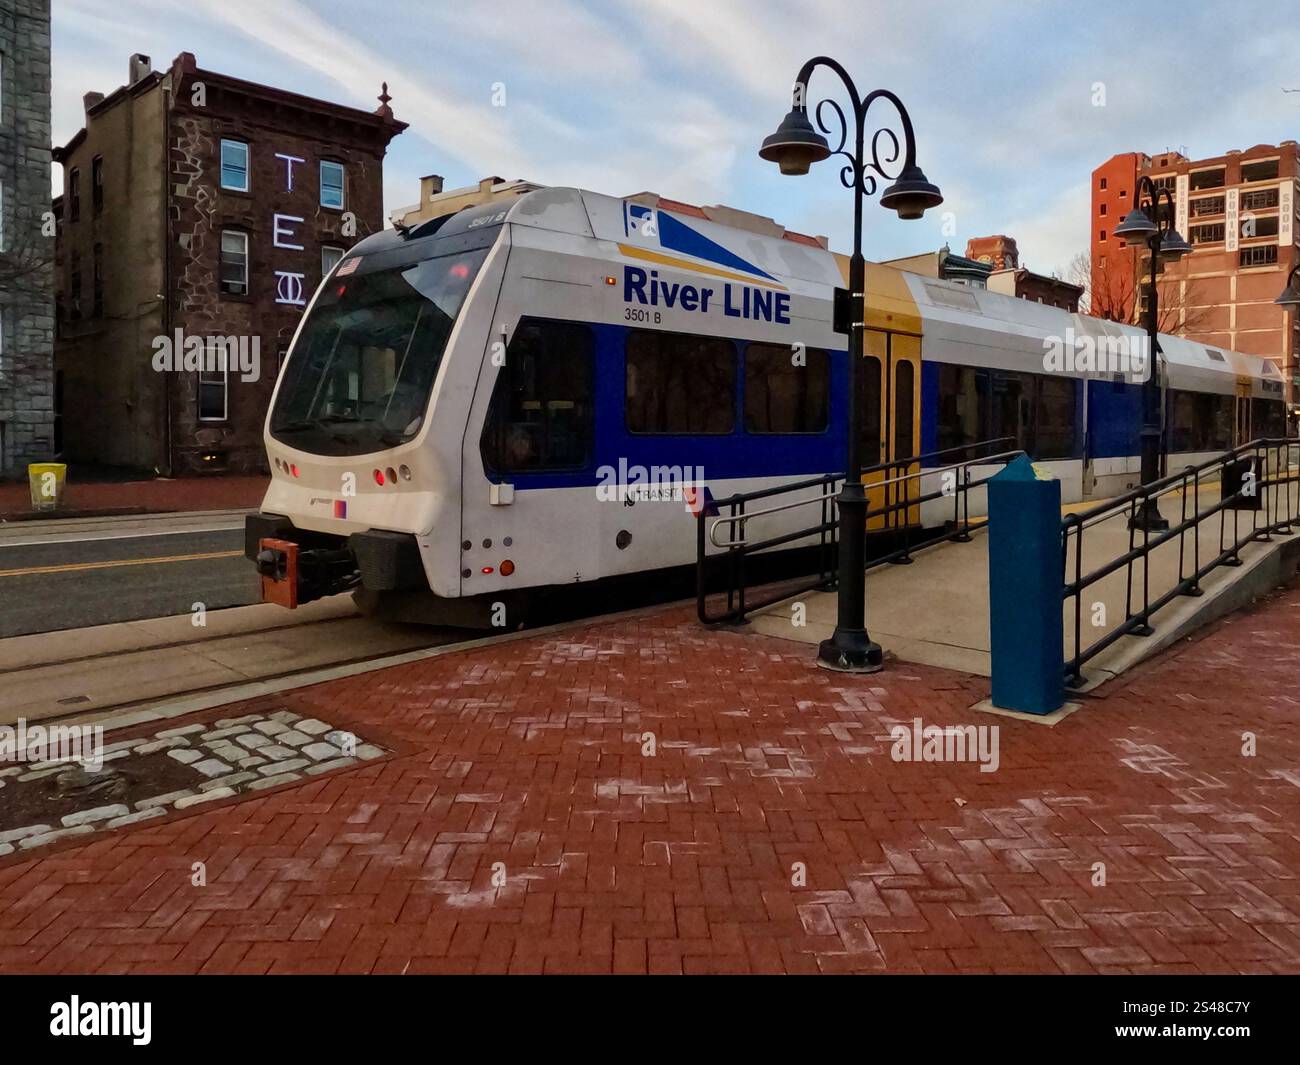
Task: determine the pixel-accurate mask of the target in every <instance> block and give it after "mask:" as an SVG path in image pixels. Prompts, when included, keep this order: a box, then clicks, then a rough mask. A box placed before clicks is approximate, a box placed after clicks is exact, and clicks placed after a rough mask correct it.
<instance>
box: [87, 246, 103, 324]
mask: <svg viewBox="0 0 1300 1065" xmlns="http://www.w3.org/2000/svg"><path fill="white" fill-rule="evenodd" d="M91 271H92V273H91V279H90V284H91V297H90V298H91V304H90V308H91V309H90V316H91V317H92V318H103V317H104V245H102V244H96V245H95V248H94V258H93V259H92V260H91Z"/></svg>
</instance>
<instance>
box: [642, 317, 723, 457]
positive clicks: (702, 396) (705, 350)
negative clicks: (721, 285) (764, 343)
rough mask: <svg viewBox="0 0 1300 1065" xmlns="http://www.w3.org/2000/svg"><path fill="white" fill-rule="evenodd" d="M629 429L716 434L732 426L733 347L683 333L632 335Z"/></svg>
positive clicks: (665, 432)
mask: <svg viewBox="0 0 1300 1065" xmlns="http://www.w3.org/2000/svg"><path fill="white" fill-rule="evenodd" d="M626 369H627V377H626V381H625V383H624V406H623V409H624V413H625V416H626V418H627V431H628V432H629V433H658V434H668V435H682V436H718V435H722V434H724V433H730V432H732V431H733V430H734V429H735V427H736V347H735V345H734V344H732V342H731V341H730V340H720V339H718V338H716V337H697V336H687V335H686V334H683V333H645V332H636V333H630V334H629V335H628V338H627V368H626Z"/></svg>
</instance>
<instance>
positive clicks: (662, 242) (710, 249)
mask: <svg viewBox="0 0 1300 1065" xmlns="http://www.w3.org/2000/svg"><path fill="white" fill-rule="evenodd" d="M623 232H624V234H625V235H627V236H629V237H630V236H632V235H634V234H635V235H636V236H638V237H640V238H643V239H646V240H653V241H655V242H657V243H658V245H659V247H660V248H662V249H663V250H664V251H669V252H673V251H675V252H678V253H679V254H681V255H689V256H691V257H692V258H695V259H703V260H704V261H705V262H707V263H712V264H714V265H715V266H721V267H725V268H727V269H728V270H737V271H741V272H743V273H744V274H746V275H748V276H747V277H745V278H743V280H756V281H765V282H768V283H769V284H770V285H772V287H774V288H784V287H785V286H784V285H782V284H781V283H780V282H778V281H777V279H776V278H774V277H773V276H772V275H771V274H769V273H768V272H767V271H766V270H760V269H759V268H758V267H757V266H755V265H754V264H753V263H751V262H749V261H747V260H745V259H742V258H741V257H740V256H739V255H737V254H736V253H735V252H733V251H731V250H730V249H729V248H724V247H723V246H722V245H721V244H719V243H718V242H717V241H716V240H710V239H709V238H708V237H706V236H705V235H704V234H703V233H699V232H697V231H696V230H694V229H692V228H691V227H690V226H688V225H687V224H686V223H685V222H683V221H681V220H680V219H677V218H674V217H673V216H672V215H670V214H667V213H666V212H664V211H657V210H655V209H654V208H653V207H646V206H645V205H644V204H639V203H626V202H625V203H624V204H623ZM620 247H624V248H625V247H626V246H624V245H620ZM674 265H676V264H674ZM681 265H683V266H690V267H692V268H694V269H696V270H698V269H700V268H701V266H700V264H699V263H682V264H681ZM707 272H712V271H707ZM719 273H720V274H721V275H722V276H725V277H733V278H736V279H737V280H741V278H739V277H738V276H737V275H736V274H728V273H725V272H723V271H719Z"/></svg>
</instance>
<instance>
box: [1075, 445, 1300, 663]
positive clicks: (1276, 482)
mask: <svg viewBox="0 0 1300 1065" xmlns="http://www.w3.org/2000/svg"><path fill="white" fill-rule="evenodd" d="M1292 449H1300V439H1297V438H1292V437H1261V438H1260V439H1258V440H1252V441H1250V442H1249V443H1246V444H1241V445H1239V446H1238V447H1235V448H1233V449H1232V450H1231V451H1226V452H1224V453H1223V454H1221V455H1216V456H1215V457H1214V458H1211V459H1206V460H1205V461H1204V462H1201V463H1198V464H1196V465H1194V466H1187V467H1185V468H1184V469H1182V470H1181V471H1179V472H1177V473H1173V474H1170V475H1169V476H1167V477H1162V478H1160V479H1159V480H1157V481H1152V482H1151V483H1150V484H1146V485H1139V486H1138V487H1137V488H1134V489H1132V490H1130V491H1128V492H1126V493H1125V494H1124V495H1121V496H1117V497H1116V498H1114V499H1109V500H1106V501H1105V502H1103V503H1099V504H1098V505H1096V506H1094V507H1089V508H1088V509H1087V510H1082V511H1079V512H1077V513H1074V514H1068V515H1066V516H1065V517H1064V518H1063V519H1062V520H1061V575H1062V600H1063V602H1064V603H1068V602H1069V601H1070V599H1071V598H1073V600H1074V648H1073V649H1074V653H1073V655H1072V656H1071V657H1070V658H1069V659H1068V660H1066V661H1065V662H1064V674H1065V679H1066V683H1067V684H1068V685H1069V686H1071V687H1076V688H1077V687H1080V686H1081V685H1083V684H1084V683H1085V678H1084V676H1083V672H1082V667H1083V664H1084V663H1085V662H1087V661H1088V660H1089V659H1092V658H1094V657H1096V656H1097V655H1098V654H1100V653H1101V652H1102V651H1104V650H1106V648H1108V647H1110V646H1111V645H1112V644H1114V643H1115V642H1116V641H1117V640H1119V639H1120V638H1121V637H1124V636H1150V635H1152V634H1153V633H1154V631H1155V630H1154V629H1153V628H1152V626H1151V618H1152V616H1153V615H1154V614H1156V613H1157V612H1158V611H1159V610H1162V609H1163V608H1164V607H1166V606H1168V605H1169V604H1170V603H1171V602H1173V600H1174V599H1176V598H1178V597H1179V596H1198V595H1201V594H1202V590H1201V585H1200V582H1201V580H1202V578H1204V577H1205V576H1206V574H1208V573H1209V572H1211V571H1212V570H1214V569H1216V568H1217V567H1219V566H1225V565H1226V566H1240V565H1241V558H1240V551H1241V549H1242V547H1244V546H1245V545H1246V544H1248V543H1250V542H1251V541H1253V540H1258V541H1267V540H1269V539H1271V534H1272V533H1275V532H1277V533H1290V531H1291V526H1292V524H1294V523H1297V522H1300V468H1297V466H1296V464H1295V463H1294V462H1293V461H1292V457H1293V456H1292ZM1297 457H1300V452H1297ZM1270 470H1272V471H1273V475H1270V474H1269V471H1270ZM1215 471H1217V472H1218V474H1219V484H1220V493H1219V495H1220V498H1219V499H1218V501H1216V502H1215V503H1213V504H1212V505H1211V506H1209V507H1207V508H1205V509H1204V510H1202V509H1201V505H1200V490H1201V487H1202V485H1204V484H1207V483H1208V484H1213V483H1214V478H1213V474H1214V473H1215ZM1292 485H1296V486H1297V487H1296V489H1295V491H1294V492H1293V490H1292V487H1291V486H1292ZM1230 486H1231V487H1232V490H1231V491H1229V487H1230ZM1279 488H1284V489H1285V490H1284V491H1279V490H1278V489H1279ZM1175 493H1177V494H1179V495H1180V496H1181V500H1180V504H1179V517H1178V520H1177V521H1171V522H1170V524H1169V528H1168V529H1165V530H1161V531H1159V532H1157V533H1156V534H1155V535H1153V534H1152V530H1151V528H1150V527H1149V526H1148V525H1146V524H1144V523H1142V522H1141V521H1139V520H1137V519H1138V517H1139V515H1140V513H1142V512H1143V511H1144V510H1145V506H1146V503H1147V501H1148V500H1155V499H1159V498H1160V497H1162V496H1169V495H1174V494H1175ZM1189 493H1190V495H1191V499H1192V504H1191V513H1190V514H1189V513H1188V495H1189ZM1293 496H1294V498H1293ZM1243 510H1248V511H1249V512H1250V514H1251V523H1250V528H1249V529H1247V530H1245V531H1244V532H1243V531H1242V528H1241V525H1242V523H1241V521H1240V520H1239V515H1240V513H1241V511H1243ZM1229 511H1231V512H1232V535H1231V537H1229V535H1228V528H1227V524H1228V522H1227V518H1228V512H1229ZM1216 514H1217V515H1219V547H1218V552H1217V553H1216V554H1215V555H1214V557H1213V558H1211V559H1210V560H1209V561H1208V562H1206V563H1205V564H1201V525H1202V524H1203V523H1205V522H1207V521H1208V520H1210V519H1211V518H1213V517H1214V516H1215V515H1216ZM1261 514H1262V516H1263V519H1264V520H1263V524H1261ZM1121 517H1127V518H1128V522H1129V537H1128V549H1127V550H1126V551H1124V552H1123V553H1121V554H1119V555H1117V556H1116V557H1115V558H1113V559H1111V560H1110V561H1109V562H1106V563H1103V564H1102V565H1100V566H1098V567H1097V568H1096V569H1094V570H1093V571H1092V572H1090V573H1088V574H1087V575H1086V576H1085V575H1084V573H1083V534H1084V532H1085V530H1087V529H1089V528H1092V527H1093V526H1095V525H1099V524H1101V523H1102V522H1104V521H1108V520H1112V519H1115V518H1121ZM1189 533H1190V535H1191V539H1192V544H1191V556H1192V564H1191V567H1190V571H1189V569H1188V565H1187V537H1188V534H1189ZM1071 536H1073V538H1074V567H1073V570H1074V577H1073V579H1072V580H1071V579H1068V578H1067V577H1066V574H1067V573H1068V572H1069V569H1070V566H1069V560H1070V546H1071ZM1175 538H1177V540H1178V580H1177V581H1175V582H1174V585H1173V586H1172V587H1171V588H1169V589H1168V590H1166V591H1164V592H1163V593H1161V594H1160V595H1159V596H1158V597H1157V598H1156V599H1155V600H1154V601H1153V600H1152V598H1151V566H1150V555H1151V552H1152V551H1154V550H1155V549H1156V548H1158V547H1160V546H1162V545H1163V544H1167V543H1169V542H1170V541H1171V540H1173V539H1175ZM1139 559H1141V560H1142V575H1141V601H1142V606H1141V609H1140V610H1135V609H1134V573H1133V566H1134V564H1135V563H1136V562H1137V561H1138V560H1139ZM1121 569H1126V570H1127V573H1126V581H1127V585H1126V589H1125V604H1124V620H1123V621H1122V622H1120V623H1119V624H1117V625H1115V626H1113V627H1112V628H1110V629H1109V631H1107V632H1105V633H1104V634H1103V635H1102V636H1100V637H1099V638H1098V639H1096V640H1095V641H1093V642H1092V643H1091V644H1089V645H1088V646H1087V647H1084V646H1083V625H1082V620H1083V592H1084V590H1085V589H1087V588H1089V587H1091V586H1092V585H1094V584H1097V583H1098V582H1099V581H1101V580H1103V579H1105V578H1106V577H1108V576H1110V575H1111V574H1112V573H1116V572H1118V571H1119V570H1121Z"/></svg>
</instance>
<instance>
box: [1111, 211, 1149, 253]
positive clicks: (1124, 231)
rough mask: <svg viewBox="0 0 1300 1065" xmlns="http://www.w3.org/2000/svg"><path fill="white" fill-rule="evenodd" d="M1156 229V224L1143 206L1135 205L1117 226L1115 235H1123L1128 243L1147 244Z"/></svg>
mask: <svg viewBox="0 0 1300 1065" xmlns="http://www.w3.org/2000/svg"><path fill="white" fill-rule="evenodd" d="M1155 231H1156V224H1155V223H1154V222H1153V221H1151V219H1150V218H1149V217H1148V216H1147V213H1146V211H1144V210H1142V208H1141V207H1134V208H1133V210H1131V211H1129V213H1128V214H1127V215H1125V216H1124V221H1122V222H1121V223H1120V224H1119V225H1117V226H1116V227H1115V236H1117V237H1123V238H1124V243H1125V244H1128V245H1134V246H1135V245H1138V244H1145V243H1146V242H1147V241H1148V240H1149V239H1150V238H1151V236H1152V234H1154V233H1155Z"/></svg>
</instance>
